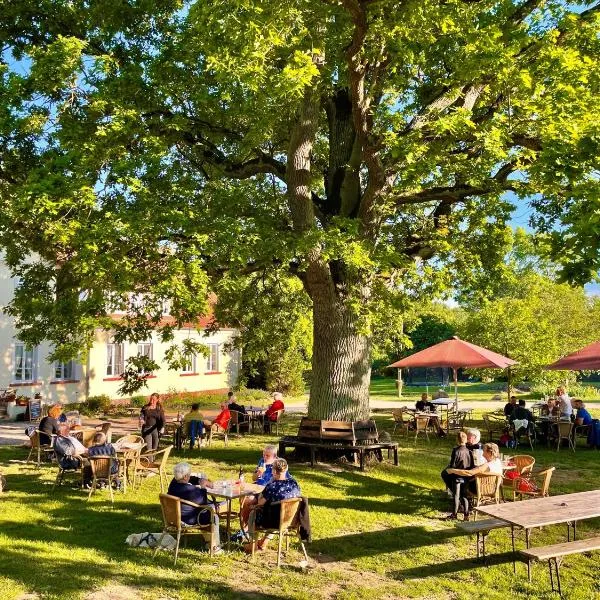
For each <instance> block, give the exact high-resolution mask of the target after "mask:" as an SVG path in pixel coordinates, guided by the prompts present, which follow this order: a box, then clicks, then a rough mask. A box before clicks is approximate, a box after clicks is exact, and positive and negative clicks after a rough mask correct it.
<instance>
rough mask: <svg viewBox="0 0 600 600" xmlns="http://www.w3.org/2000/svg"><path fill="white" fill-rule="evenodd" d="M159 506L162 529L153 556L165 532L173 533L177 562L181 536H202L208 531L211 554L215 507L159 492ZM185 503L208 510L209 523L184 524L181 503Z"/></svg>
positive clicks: (211, 553) (211, 552)
mask: <svg viewBox="0 0 600 600" xmlns="http://www.w3.org/2000/svg"><path fill="white" fill-rule="evenodd" d="M158 497H159V499H160V508H161V511H162V516H163V530H162V533H161V535H160V537H159V538H158V542H157V544H156V548H155V549H154V554H153V556H156V553H157V552H158V550H159V548H160V544H161V542H162V540H163V538H164V537H165V535H166V534H167V533H169V534H171V535H173V536H174V537H175V540H176V544H175V562H174V564H177V557H178V555H179V542H180V540H181V538H182V537H184V540H185V536H188V535H202V536H203V538H204V536H205V535H206V533H210V542H209V543H210V549H209V552H210V555H211V556H212V555H213V550H214V548H215V543H214V534H215V532H214V527H213V524H212V523H213V521H214V518H213V515H214V513H215V507H214V506H213V505H211V504H196V503H195V502H190V501H189V500H182V499H181V498H178V497H177V496H170V495H169V494H160V495H159V496H158ZM182 504H187V505H188V506H193V507H195V508H201V509H202V510H204V511H208V512H209V513H210V514H211V519H210V524H209V525H186V524H185V523H182V521H181V505H182Z"/></svg>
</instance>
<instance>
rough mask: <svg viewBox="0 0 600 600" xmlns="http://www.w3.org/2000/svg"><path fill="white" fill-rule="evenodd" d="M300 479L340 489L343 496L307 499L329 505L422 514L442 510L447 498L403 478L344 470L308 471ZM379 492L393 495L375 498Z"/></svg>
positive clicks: (335, 507)
mask: <svg viewBox="0 0 600 600" xmlns="http://www.w3.org/2000/svg"><path fill="white" fill-rule="evenodd" d="M304 479H305V480H308V481H311V482H313V483H316V484H319V485H322V486H325V487H329V488H331V487H338V488H339V489H343V490H344V492H345V496H346V497H345V498H336V499H329V498H315V499H311V503H312V504H316V505H320V506H326V507H327V508H332V509H340V508H342V509H344V508H350V509H353V510H364V511H367V512H373V511H376V512H381V511H383V512H389V513H397V514H422V513H424V512H428V511H431V510H436V511H437V510H445V509H446V504H447V498H445V497H444V496H443V495H442V494H441V493H440V492H439V490H432V489H430V488H428V487H426V486H419V485H415V484H412V483H408V482H405V481H398V482H394V481H386V480H382V479H379V478H377V477H369V476H365V475H363V474H359V473H350V472H346V471H343V472H341V473H335V476H334V477H332V476H328V475H327V474H325V473H316V472H314V471H309V472H306V473H304ZM336 479H337V480H338V481H337V482H336V481H335V480H336ZM338 482H341V485H338V486H336V485H335V484H336V483H338ZM344 484H346V485H344ZM381 496H392V497H393V498H394V499H393V500H391V501H389V500H377V498H378V497H381Z"/></svg>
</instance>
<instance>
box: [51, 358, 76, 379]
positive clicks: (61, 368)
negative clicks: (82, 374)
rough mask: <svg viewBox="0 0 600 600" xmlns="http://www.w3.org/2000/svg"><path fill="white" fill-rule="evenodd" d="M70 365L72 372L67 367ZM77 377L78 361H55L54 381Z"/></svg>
mask: <svg viewBox="0 0 600 600" xmlns="http://www.w3.org/2000/svg"><path fill="white" fill-rule="evenodd" d="M69 365H70V373H69V372H68V369H67V367H68V366H69ZM74 379H77V363H76V362H75V361H74V360H70V361H68V362H66V363H64V362H61V361H59V360H57V361H54V378H53V381H71V380H74Z"/></svg>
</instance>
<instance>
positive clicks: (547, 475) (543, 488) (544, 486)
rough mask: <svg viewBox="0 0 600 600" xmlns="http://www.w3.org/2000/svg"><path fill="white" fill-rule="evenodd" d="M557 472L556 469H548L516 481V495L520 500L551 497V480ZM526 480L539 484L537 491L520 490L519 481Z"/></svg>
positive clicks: (526, 475) (528, 474) (529, 474)
mask: <svg viewBox="0 0 600 600" xmlns="http://www.w3.org/2000/svg"><path fill="white" fill-rule="evenodd" d="M555 470H556V467H548V468H547V469H544V470H543V471H539V472H537V473H527V474H525V475H524V476H523V477H519V479H516V480H515V487H516V488H517V489H516V493H517V495H518V496H519V499H521V500H522V499H523V497H526V498H545V497H546V496H549V495H550V480H551V479H552V473H554V471H555ZM523 479H526V480H528V481H534V482H535V483H537V484H538V489H537V490H532V491H529V492H528V491H523V490H519V489H518V481H521V480H523Z"/></svg>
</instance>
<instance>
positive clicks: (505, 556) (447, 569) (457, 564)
mask: <svg viewBox="0 0 600 600" xmlns="http://www.w3.org/2000/svg"><path fill="white" fill-rule="evenodd" d="M512 561H513V554H512V552H502V553H500V554H492V555H488V556H487V559H486V563H485V565H484V563H483V561H481V560H477V559H476V558H462V559H457V560H451V561H448V562H435V563H431V564H427V565H419V566H416V567H411V568H409V569H402V570H400V571H394V572H392V573H389V574H388V575H389V577H393V578H394V579H397V580H399V581H404V580H405V579H425V578H427V577H439V576H440V575H453V574H456V573H458V572H459V571H472V570H474V569H480V568H481V567H485V566H488V567H492V566H497V565H505V564H510V563H512Z"/></svg>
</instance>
